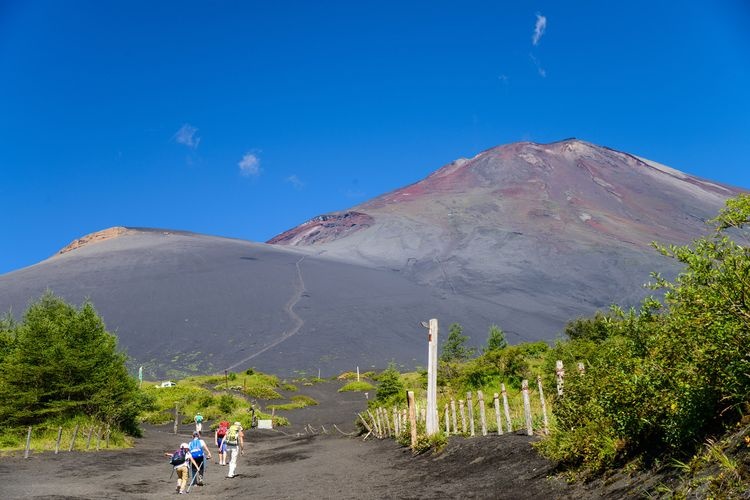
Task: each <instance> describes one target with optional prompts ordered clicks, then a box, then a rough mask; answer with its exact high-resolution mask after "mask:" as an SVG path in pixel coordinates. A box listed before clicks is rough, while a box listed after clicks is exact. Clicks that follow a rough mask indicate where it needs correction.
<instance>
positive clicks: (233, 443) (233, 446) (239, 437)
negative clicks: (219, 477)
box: [224, 422, 245, 477]
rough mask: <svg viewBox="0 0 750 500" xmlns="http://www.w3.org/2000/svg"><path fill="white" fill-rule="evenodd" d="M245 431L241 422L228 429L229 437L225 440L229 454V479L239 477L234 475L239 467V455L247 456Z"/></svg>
mask: <svg viewBox="0 0 750 500" xmlns="http://www.w3.org/2000/svg"><path fill="white" fill-rule="evenodd" d="M243 431H244V429H243V428H242V423H240V422H235V423H234V424H232V425H230V426H229V429H227V435H226V437H225V438H224V440H225V442H226V444H227V453H229V472H228V473H227V477H234V476H236V475H237V474H235V473H234V471H235V469H236V467H237V455H238V454H242V455H244V454H245V436H244V434H243Z"/></svg>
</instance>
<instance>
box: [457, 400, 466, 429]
mask: <svg viewBox="0 0 750 500" xmlns="http://www.w3.org/2000/svg"><path fill="white" fill-rule="evenodd" d="M458 408H459V409H460V410H461V433H462V434H466V412H465V411H464V400H463V399H459V400H458Z"/></svg>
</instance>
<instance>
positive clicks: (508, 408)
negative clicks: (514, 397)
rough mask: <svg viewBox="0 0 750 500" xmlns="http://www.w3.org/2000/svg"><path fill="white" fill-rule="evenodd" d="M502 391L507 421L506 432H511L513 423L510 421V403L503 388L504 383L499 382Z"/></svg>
mask: <svg viewBox="0 0 750 500" xmlns="http://www.w3.org/2000/svg"><path fill="white" fill-rule="evenodd" d="M500 389H501V392H502V393H503V410H505V421H506V422H507V423H508V432H513V423H511V421H510V405H509V404H508V391H506V390H505V384H500Z"/></svg>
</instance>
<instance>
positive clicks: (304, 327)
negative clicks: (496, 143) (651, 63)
mask: <svg viewBox="0 0 750 500" xmlns="http://www.w3.org/2000/svg"><path fill="white" fill-rule="evenodd" d="M738 192H739V190H737V189H735V188H731V187H728V186H723V185H719V184H716V183H712V182H708V181H705V180H702V179H697V178H695V177H692V176H689V175H686V174H683V173H681V172H678V171H676V170H673V169H670V168H668V167H664V166H662V165H658V164H655V163H653V162H649V161H647V160H641V159H639V158H637V157H634V156H631V155H628V154H625V153H620V152H617V151H613V150H610V149H606V148H601V147H598V146H594V145H592V144H588V143H585V142H582V141H577V140H568V141H562V142H558V143H554V144H548V145H542V144H533V143H518V144H511V145H508V146H503V147H499V148H494V149H491V150H488V151H486V152H484V153H481V154H479V155H477V156H476V157H474V158H472V159H470V160H458V161H455V162H453V163H451V164H449V165H446V166H445V167H443V168H441V169H439V170H438V171H436V172H435V173H433V174H432V175H430V176H429V177H427V178H426V179H424V180H422V181H420V182H417V183H415V184H412V185H411V186H407V187H405V188H403V189H399V190H397V191H393V192H391V193H387V194H385V195H383V196H380V197H378V198H375V199H373V200H370V201H368V202H367V203H364V204H362V205H359V206H357V207H353V208H352V209H351V210H347V211H342V212H338V213H332V214H326V215H322V216H319V217H316V218H315V219H313V220H311V221H308V222H307V223H305V224H302V225H301V226H299V227H297V228H294V229H292V230H290V231H287V232H286V233H283V234H281V235H279V236H278V237H276V238H274V239H273V240H271V241H270V242H269V243H273V244H270V245H268V244H257V243H249V242H245V241H240V240H233V239H226V238H219V237H211V236H205V235H199V234H193V233H184V232H175V231H161V230H147V229H134V228H111V229H109V230H106V231H102V232H99V233H95V234H92V235H88V236H86V237H84V238H81V239H80V240H76V241H75V242H73V243H72V244H71V245H69V246H68V247H66V248H65V249H63V251H62V252H61V253H60V254H59V255H56V256H54V257H52V258H50V259H47V260H45V261H43V262H41V263H39V264H37V265H34V266H31V267H28V268H25V269H21V270H19V271H15V272H12V273H9V274H6V275H3V276H0V311H7V310H8V309H9V308H12V309H13V311H14V312H15V313H20V312H21V311H23V310H24V309H25V307H26V305H27V304H28V302H29V300H31V299H33V298H36V297H39V296H40V295H41V294H42V293H43V292H44V290H46V289H50V290H52V291H53V292H55V293H57V294H59V295H61V296H63V297H64V298H65V299H66V300H68V301H70V302H74V303H80V302H81V301H82V300H84V299H85V298H90V299H91V301H92V302H93V303H94V305H95V306H96V308H97V309H98V310H99V312H100V313H101V314H102V316H103V317H104V319H105V321H106V323H107V326H108V328H109V329H110V330H111V331H115V332H116V333H117V335H118V337H119V341H120V345H121V346H123V347H125V349H126V350H127V352H128V354H129V355H130V356H132V357H133V358H134V359H133V363H134V364H135V365H137V364H144V365H145V366H146V368H147V372H149V373H150V374H151V375H158V376H164V375H165V374H168V373H174V372H173V371H172V370H174V371H176V372H216V371H221V370H223V369H226V368H229V369H231V370H237V371H239V370H242V369H245V368H248V367H255V368H257V369H260V370H265V371H270V372H274V373H279V374H290V373H291V371H293V370H305V371H307V372H308V373H316V372H317V369H318V368H320V369H321V370H322V374H323V375H324V376H326V375H332V374H335V373H338V372H340V371H342V370H350V369H353V368H354V367H355V366H360V367H367V368H369V367H372V366H375V367H379V368H380V367H383V366H385V364H386V363H387V362H388V361H390V360H395V361H396V362H398V363H401V364H404V365H406V366H407V367H413V366H416V365H425V364H426V349H425V337H426V332H425V331H424V329H422V327H420V326H419V322H420V321H421V320H425V319H428V318H432V317H435V318H438V320H439V321H440V323H441V325H442V329H441V331H442V334H443V335H445V334H446V333H447V326H448V325H449V323H451V322H459V323H461V324H462V325H463V326H464V331H465V333H467V334H468V335H470V336H471V338H472V342H473V343H474V344H475V345H481V344H482V343H483V342H484V341H485V339H486V337H487V329H488V327H489V325H491V324H493V323H495V324H498V325H500V326H501V327H502V328H503V329H504V330H505V332H506V334H507V337H508V340H509V341H510V342H511V343H516V342H519V341H526V340H539V339H551V338H554V337H555V336H556V335H558V334H559V333H560V332H561V330H562V328H563V326H564V325H565V323H566V322H567V321H568V320H570V319H572V318H574V317H576V316H579V315H582V314H589V313H591V312H593V311H594V310H595V309H597V308H605V307H607V306H608V305H609V304H611V303H620V304H623V305H630V304H635V303H636V302H637V301H638V300H639V299H640V298H641V297H643V296H644V295H645V294H646V293H647V291H646V290H644V289H643V287H642V284H643V283H644V282H645V281H647V280H648V274H649V272H650V271H654V270H660V271H669V270H672V271H673V270H674V269H675V265H674V263H673V262H672V261H670V260H668V259H665V258H663V257H661V256H660V255H659V254H658V253H656V252H655V251H654V250H653V249H652V248H650V246H649V243H650V241H652V240H658V241H661V242H664V243H685V242H688V241H690V240H692V239H694V238H696V237H698V236H700V235H702V234H704V233H705V232H706V231H707V228H706V227H705V225H704V223H703V221H704V220H705V219H708V218H711V217H713V216H714V215H715V214H716V213H717V211H718V210H719V209H720V208H721V207H722V206H723V203H724V200H725V199H726V198H728V197H730V196H734V195H736V194H737V193H738Z"/></svg>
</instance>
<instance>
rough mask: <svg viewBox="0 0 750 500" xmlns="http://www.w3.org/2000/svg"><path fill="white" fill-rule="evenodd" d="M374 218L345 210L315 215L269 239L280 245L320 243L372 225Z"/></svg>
mask: <svg viewBox="0 0 750 500" xmlns="http://www.w3.org/2000/svg"><path fill="white" fill-rule="evenodd" d="M372 223H373V218H372V217H370V216H369V215H367V214H363V213H361V212H344V213H343V214H328V215H319V216H317V217H313V218H312V219H310V220H309V221H307V222H304V223H303V224H301V225H299V226H297V227H295V228H293V229H290V230H289V231H285V232H283V233H281V234H279V235H278V236H275V237H273V238H271V239H270V240H268V242H267V243H271V244H280V245H318V244H321V243H327V242H329V241H333V240H336V239H338V238H340V237H343V236H347V235H349V234H352V233H354V232H356V231H359V230H361V229H365V228H368V227H370V226H371V225H372Z"/></svg>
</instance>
